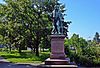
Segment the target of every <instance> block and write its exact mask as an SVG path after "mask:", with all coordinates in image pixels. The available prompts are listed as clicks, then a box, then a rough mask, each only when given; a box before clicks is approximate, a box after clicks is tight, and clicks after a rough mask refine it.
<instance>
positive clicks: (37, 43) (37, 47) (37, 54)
mask: <svg viewBox="0 0 100 68" xmlns="http://www.w3.org/2000/svg"><path fill="white" fill-rule="evenodd" d="M36 56H39V41H38V40H37V41H36Z"/></svg>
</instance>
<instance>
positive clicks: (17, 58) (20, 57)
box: [0, 51, 50, 64]
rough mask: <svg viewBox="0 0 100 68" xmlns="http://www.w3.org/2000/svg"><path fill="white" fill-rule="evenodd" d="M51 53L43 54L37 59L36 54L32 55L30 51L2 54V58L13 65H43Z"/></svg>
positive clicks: (0, 54)
mask: <svg viewBox="0 0 100 68" xmlns="http://www.w3.org/2000/svg"><path fill="white" fill-rule="evenodd" d="M49 54H50V53H49V52H41V53H40V56H39V57H37V56H35V54H32V53H31V52H30V51H23V52H22V53H21V54H19V53H18V52H17V51H12V52H11V53H8V52H0V56H2V57H4V58H5V59H6V60H8V61H10V62H13V63H36V64H37V63H41V62H43V61H44V60H45V59H46V58H48V57H49Z"/></svg>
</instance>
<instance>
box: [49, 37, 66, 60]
mask: <svg viewBox="0 0 100 68" xmlns="http://www.w3.org/2000/svg"><path fill="white" fill-rule="evenodd" d="M64 38H65V36H64V35H51V54H50V58H51V59H65V53H64Z"/></svg>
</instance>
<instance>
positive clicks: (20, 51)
mask: <svg viewBox="0 0 100 68" xmlns="http://www.w3.org/2000/svg"><path fill="white" fill-rule="evenodd" d="M19 53H22V50H21V46H20V45H19Z"/></svg>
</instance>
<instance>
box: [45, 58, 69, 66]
mask: <svg viewBox="0 0 100 68" xmlns="http://www.w3.org/2000/svg"><path fill="white" fill-rule="evenodd" d="M45 64H46V65H66V64H70V59H69V58H66V59H50V58H48V59H46V60H45Z"/></svg>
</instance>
